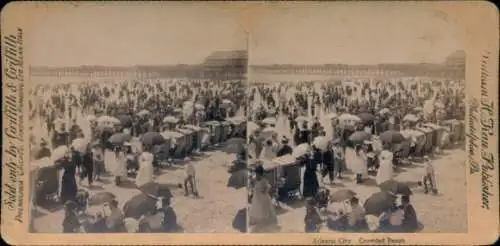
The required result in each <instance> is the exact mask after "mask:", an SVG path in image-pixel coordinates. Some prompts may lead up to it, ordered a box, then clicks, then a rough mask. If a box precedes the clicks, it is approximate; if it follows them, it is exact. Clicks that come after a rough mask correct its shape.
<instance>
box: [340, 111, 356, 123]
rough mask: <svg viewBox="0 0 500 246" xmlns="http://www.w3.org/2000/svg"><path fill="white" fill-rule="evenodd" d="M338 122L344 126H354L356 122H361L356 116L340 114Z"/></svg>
mask: <svg viewBox="0 0 500 246" xmlns="http://www.w3.org/2000/svg"><path fill="white" fill-rule="evenodd" d="M338 119H339V121H340V122H341V123H344V124H355V123H356V122H358V121H361V119H360V118H359V117H358V116H355V115H352V114H346V113H344V114H341V115H340V116H339V117H338Z"/></svg>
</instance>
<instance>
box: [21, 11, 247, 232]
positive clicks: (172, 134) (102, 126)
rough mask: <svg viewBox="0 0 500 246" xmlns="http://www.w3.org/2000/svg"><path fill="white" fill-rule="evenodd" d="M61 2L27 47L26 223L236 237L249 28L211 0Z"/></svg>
mask: <svg viewBox="0 0 500 246" xmlns="http://www.w3.org/2000/svg"><path fill="white" fill-rule="evenodd" d="M60 5H61V6H66V7H61V8H60V9H57V8H54V11H50V12H49V11H45V12H46V14H45V16H44V17H43V18H41V19H42V21H40V22H39V23H37V25H38V27H37V32H36V33H35V34H34V35H33V37H31V38H30V43H27V44H26V45H27V46H26V54H27V55H29V56H30V60H31V61H32V63H31V64H30V71H29V73H30V74H29V77H30V81H31V82H30V84H29V86H27V89H29V90H30V98H29V99H30V100H29V108H30V115H29V124H30V126H29V129H30V130H29V132H28V134H30V155H31V161H30V163H31V172H30V177H31V178H30V179H31V187H30V200H31V209H30V211H31V212H30V232H31V233H106V232H107V233H126V232H128V233H141V232H143V233H151V232H158V233H245V232H246V227H247V226H246V225H247V222H246V218H247V215H246V206H247V200H248V197H247V188H246V187H247V176H248V175H247V171H246V158H245V157H246V147H245V143H246V140H245V138H246V121H245V119H246V117H245V105H244V103H245V102H246V101H247V100H245V97H246V95H245V90H246V73H247V59H248V52H247V36H246V34H245V32H244V30H242V29H241V27H240V26H238V23H237V22H235V21H234V20H233V19H232V18H231V16H230V15H229V14H228V13H226V12H225V11H224V10H222V8H217V7H213V8H212V7H209V6H208V5H206V4H205V5H203V6H201V5H195V4H192V5H191V4H177V5H175V4H158V5H157V7H155V8H151V6H149V5H148V4H140V5H139V4H137V5H133V4H130V5H112V4H99V5H95V4H79V6H78V7H73V6H69V5H63V4H60ZM180 20H182V21H180Z"/></svg>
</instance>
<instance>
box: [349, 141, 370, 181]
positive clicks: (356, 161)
mask: <svg viewBox="0 0 500 246" xmlns="http://www.w3.org/2000/svg"><path fill="white" fill-rule="evenodd" d="M354 150H355V153H356V155H355V156H353V158H352V161H351V162H352V165H351V170H352V171H353V173H355V174H356V183H358V184H360V183H362V182H363V176H364V175H366V173H367V172H368V166H367V157H366V153H365V150H364V149H363V146H362V145H357V146H356V147H355V149H354Z"/></svg>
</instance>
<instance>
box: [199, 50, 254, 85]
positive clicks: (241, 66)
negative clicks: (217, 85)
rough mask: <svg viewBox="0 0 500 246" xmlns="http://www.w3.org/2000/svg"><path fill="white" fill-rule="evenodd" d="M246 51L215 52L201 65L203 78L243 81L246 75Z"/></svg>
mask: <svg viewBox="0 0 500 246" xmlns="http://www.w3.org/2000/svg"><path fill="white" fill-rule="evenodd" d="M247 64H248V52H247V51H242V50H238V51H217V52H213V53H212V54H210V55H209V56H208V57H207V58H205V61H204V62H203V64H202V67H203V68H202V69H203V77H205V78H215V79H244V78H245V74H246V73H247Z"/></svg>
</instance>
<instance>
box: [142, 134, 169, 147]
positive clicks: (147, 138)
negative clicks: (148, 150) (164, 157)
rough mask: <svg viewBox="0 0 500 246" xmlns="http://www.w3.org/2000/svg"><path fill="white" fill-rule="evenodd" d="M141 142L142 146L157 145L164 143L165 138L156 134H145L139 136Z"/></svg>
mask: <svg viewBox="0 0 500 246" xmlns="http://www.w3.org/2000/svg"><path fill="white" fill-rule="evenodd" d="M141 142H142V143H143V144H144V145H151V146H152V145H159V144H163V143H164V142H165V138H163V136H162V135H161V134H160V133H158V132H146V133H145V134H144V135H142V136H141Z"/></svg>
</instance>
